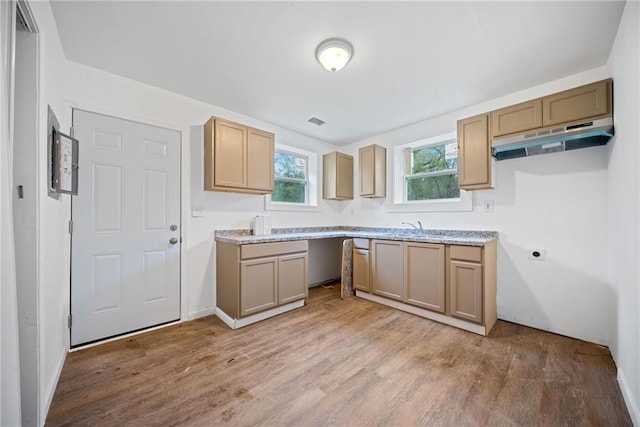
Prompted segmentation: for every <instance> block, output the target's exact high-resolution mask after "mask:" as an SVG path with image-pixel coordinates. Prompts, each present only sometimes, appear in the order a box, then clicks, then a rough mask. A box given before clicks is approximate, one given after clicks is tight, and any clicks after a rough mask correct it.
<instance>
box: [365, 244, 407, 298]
mask: <svg viewBox="0 0 640 427" xmlns="http://www.w3.org/2000/svg"><path fill="white" fill-rule="evenodd" d="M402 258H403V245H402V242H399V241H394V240H372V241H371V291H372V292H373V293H374V294H377V295H380V296H383V297H387V298H391V299H395V300H399V301H402V298H403V295H404V292H403V288H404V272H403V269H404V262H403V261H402Z"/></svg>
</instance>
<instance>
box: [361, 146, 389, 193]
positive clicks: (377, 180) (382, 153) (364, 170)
mask: <svg viewBox="0 0 640 427" xmlns="http://www.w3.org/2000/svg"><path fill="white" fill-rule="evenodd" d="M358 163H359V165H360V196H362V197H370V198H375V197H385V196H386V185H387V183H386V175H387V173H386V166H387V150H386V148H384V147H380V146H379V145H375V144H374V145H369V146H367V147H362V148H361V149H360V150H359V162H358Z"/></svg>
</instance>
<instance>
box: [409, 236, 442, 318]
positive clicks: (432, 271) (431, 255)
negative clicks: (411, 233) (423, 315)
mask: <svg viewBox="0 0 640 427" xmlns="http://www.w3.org/2000/svg"><path fill="white" fill-rule="evenodd" d="M444 264H445V256H444V245H438V244H431V243H410V242H407V243H405V244H404V292H405V294H404V302H406V303H408V304H412V305H416V306H418V307H422V308H426V309H429V310H433V311H437V312H440V313H444V311H445V293H444V290H445V281H444Z"/></svg>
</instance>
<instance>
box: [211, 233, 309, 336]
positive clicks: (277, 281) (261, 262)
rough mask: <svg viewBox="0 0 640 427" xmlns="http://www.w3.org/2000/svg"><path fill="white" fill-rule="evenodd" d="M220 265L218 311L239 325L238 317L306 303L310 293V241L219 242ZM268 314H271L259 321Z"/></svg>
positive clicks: (217, 258) (217, 253)
mask: <svg viewBox="0 0 640 427" xmlns="http://www.w3.org/2000/svg"><path fill="white" fill-rule="evenodd" d="M216 265H217V268H216V297H217V307H216V313H219V312H220V311H221V312H222V317H224V319H223V321H225V323H227V324H229V323H228V322H233V324H234V325H236V324H238V323H237V322H236V321H237V320H238V319H243V318H248V317H252V315H255V314H263V313H265V312H268V311H269V310H270V309H276V310H277V309H279V308H282V307H285V306H287V305H290V304H291V303H294V302H302V303H304V299H305V298H306V296H307V294H308V242H307V241H306V240H297V241H290V242H276V243H260V244H251V245H234V244H229V243H223V242H218V243H217V245H216ZM293 308H297V306H296V307H293ZM285 311H286V310H285ZM279 313H280V311H279V312H275V313H274V314H272V315H275V314H279ZM266 317H270V316H269V315H263V316H262V317H261V318H258V320H262V318H266ZM250 323H253V322H252V321H247V322H245V323H240V325H241V326H244V325H245V324H250ZM232 327H233V326H232ZM238 327H240V326H238Z"/></svg>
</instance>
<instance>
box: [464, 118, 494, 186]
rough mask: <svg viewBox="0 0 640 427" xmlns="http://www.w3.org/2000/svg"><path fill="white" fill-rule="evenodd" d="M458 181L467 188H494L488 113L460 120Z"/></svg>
mask: <svg viewBox="0 0 640 427" xmlns="http://www.w3.org/2000/svg"><path fill="white" fill-rule="evenodd" d="M458 182H459V185H460V188H462V189H465V190H478V189H484V188H493V186H492V183H491V147H490V143H489V128H488V114H480V115H479V116H474V117H469V118H467V119H463V120H459V121H458Z"/></svg>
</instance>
